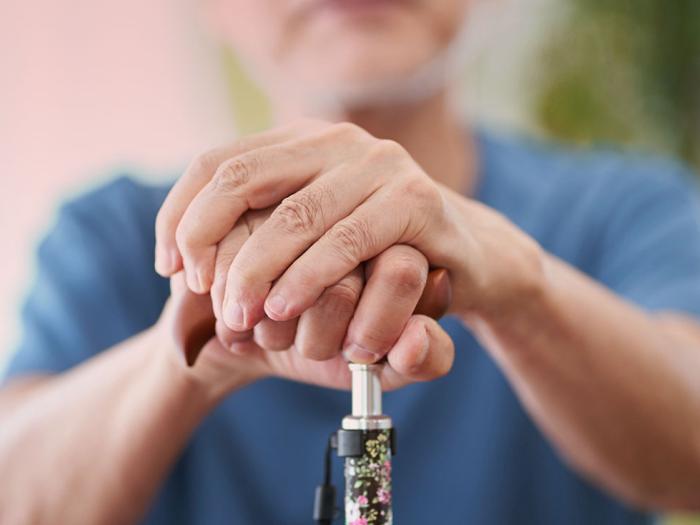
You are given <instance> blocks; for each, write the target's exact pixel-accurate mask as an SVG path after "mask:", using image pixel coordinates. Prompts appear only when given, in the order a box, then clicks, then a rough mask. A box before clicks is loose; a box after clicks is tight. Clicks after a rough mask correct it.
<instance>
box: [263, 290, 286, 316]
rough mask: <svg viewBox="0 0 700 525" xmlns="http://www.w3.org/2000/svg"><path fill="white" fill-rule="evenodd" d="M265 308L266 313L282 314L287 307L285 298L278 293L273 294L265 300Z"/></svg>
mask: <svg viewBox="0 0 700 525" xmlns="http://www.w3.org/2000/svg"><path fill="white" fill-rule="evenodd" d="M265 309H266V310H267V311H268V313H271V314H273V315H277V316H282V315H284V312H285V310H286V309H287V300H286V299H285V298H284V297H282V296H281V295H280V294H275V295H273V296H272V297H270V298H269V299H268V300H267V301H266V304H265Z"/></svg>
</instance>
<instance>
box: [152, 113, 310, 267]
mask: <svg viewBox="0 0 700 525" xmlns="http://www.w3.org/2000/svg"><path fill="white" fill-rule="evenodd" d="M300 125H301V124H293V125H290V126H286V127H282V128H277V129H274V130H271V131H266V132H264V133H260V134H257V135H252V136H250V137H245V138H242V139H240V140H237V141H235V142H233V143H232V144H230V145H227V146H223V147H219V148H215V149H212V150H210V151H208V152H206V153H203V154H201V155H199V156H197V157H196V158H195V159H194V160H193V161H192V162H191V163H190V165H189V166H188V168H187V169H186V170H185V173H184V174H183V175H182V177H180V178H179V179H178V181H177V182H176V183H175V185H174V186H173V187H172V189H171V190H170V192H169V193H168V196H167V197H166V199H165V202H164V203H163V205H162V207H161V208H160V211H159V212H158V216H157V217H156V262H155V266H156V271H157V272H158V273H159V274H161V275H163V276H170V275H172V274H173V273H175V272H177V271H178V270H180V269H181V267H182V258H181V256H180V252H179V250H178V248H177V242H176V238H175V234H176V231H177V226H178V224H179V223H180V220H181V219H182V216H183V215H184V213H185V210H186V209H187V207H188V206H189V204H190V202H192V199H194V197H195V195H197V194H198V193H199V192H200V191H201V189H202V188H204V186H206V184H207V183H208V182H209V181H210V180H211V178H212V176H213V175H214V173H215V172H216V170H217V169H218V167H219V166H220V165H221V163H222V162H224V161H225V160H226V159H230V158H231V157H235V156H237V155H241V154H243V153H245V152H247V151H252V150H254V149H257V148H260V147H263V146H268V145H270V144H275V143H278V142H281V141H284V140H288V139H290V138H291V137H292V136H293V134H294V133H295V132H296V131H297V129H298V127H299V126H300Z"/></svg>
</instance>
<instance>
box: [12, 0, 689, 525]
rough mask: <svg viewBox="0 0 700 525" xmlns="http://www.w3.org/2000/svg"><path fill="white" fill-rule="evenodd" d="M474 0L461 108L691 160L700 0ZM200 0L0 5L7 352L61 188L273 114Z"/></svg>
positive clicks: (188, 148) (143, 172) (139, 171)
mask: <svg viewBox="0 0 700 525" xmlns="http://www.w3.org/2000/svg"><path fill="white" fill-rule="evenodd" d="M479 3H480V5H479V8H478V9H477V12H476V14H475V16H474V17H473V18H472V20H471V22H470V24H471V27H470V30H469V38H468V42H467V45H466V46H465V50H464V61H463V67H462V71H460V78H461V84H460V89H459V90H458V92H457V98H458V100H459V102H460V104H462V107H463V109H464V112H465V116H467V118H470V119H472V120H474V121H477V122H480V123H483V125H485V126H489V127H496V128H501V129H507V130H513V131H516V132H523V133H531V134H536V135H539V136H543V137H549V138H555V139H558V140H562V141H567V142H572V143H576V144H582V145H590V144H599V143H603V144H611V143H614V144H619V145H621V146H623V147H630V148H637V149H643V150H646V151H651V152H655V153H659V154H664V155H671V156H676V157H678V158H681V159H683V160H684V161H686V162H687V163H690V164H691V165H693V166H694V167H695V168H696V169H697V168H700V1H698V0H673V1H672V2H669V1H667V0H501V1H499V2H487V1H485V0H481V1H480V2H479ZM196 4H197V3H196V2H192V1H191V0H189V1H188V0H167V1H166V0H151V1H149V2H140V1H137V0H122V1H121V2H92V1H89V0H65V1H62V2H23V1H21V0H3V2H2V4H1V5H0V56H1V57H2V66H3V67H2V68H1V69H0V71H1V72H0V75H2V78H0V159H2V162H3V172H4V173H3V176H2V178H0V181H1V182H0V184H1V185H2V186H1V187H0V190H1V191H0V199H2V200H1V201H0V236H1V238H2V240H3V246H4V248H3V257H2V262H1V263H0V264H2V272H0V319H1V320H0V362H1V361H2V357H3V355H7V352H8V351H9V350H10V349H11V348H12V347H13V345H14V344H15V341H16V339H17V337H18V323H17V313H18V305H19V304H20V302H21V299H22V296H23V293H24V292H25V290H26V288H27V286H28V284H29V283H30V281H31V278H32V273H33V251H34V249H35V247H36V244H37V242H38V240H39V239H40V238H41V235H42V234H43V233H44V232H45V231H46V229H47V228H48V227H50V225H51V221H52V219H53V217H54V213H55V211H56V207H57V205H58V204H59V203H60V202H61V201H63V200H65V199H67V198H70V197H71V196H74V195H76V194H78V193H80V192H83V191H86V190H87V189H89V188H91V187H94V186H95V185H98V184H100V183H103V182H105V181H106V180H108V179H109V178H110V177H112V176H114V175H115V174H117V173H123V172H130V173H133V174H135V175H137V176H138V177H140V178H143V179H147V180H154V181H159V180H160V181H162V180H166V179H172V178H174V177H175V176H177V175H178V173H179V172H180V170H181V169H182V167H183V166H184V165H185V164H186V162H187V161H188V160H189V159H190V158H191V157H192V156H193V155H195V154H196V153H198V152H200V151H202V150H204V149H207V148H209V147H211V146H212V145H215V144H218V143H220V142H223V141H226V140H230V139H231V138H232V137H234V136H236V135H238V134H241V133H249V132H252V131H255V130H259V129H262V128H264V127H265V126H266V125H267V122H268V112H267V106H266V101H265V99H264V97H263V96H262V95H261V94H260V93H259V92H258V90H257V89H256V87H255V86H254V85H253V84H252V83H251V81H250V80H249V79H248V78H247V77H246V76H245V74H244V73H243V72H242V71H241V69H240V67H239V66H238V63H237V62H236V59H235V57H233V56H231V55H230V54H229V52H228V51H226V50H225V49H222V48H221V47H220V46H219V45H217V43H216V42H214V41H212V40H211V39H209V38H208V37H207V35H206V32H205V30H204V28H203V27H202V23H201V21H200V19H199V18H198V15H197V11H196ZM675 523H700V521H695V520H693V519H692V518H678V520H677V521H675Z"/></svg>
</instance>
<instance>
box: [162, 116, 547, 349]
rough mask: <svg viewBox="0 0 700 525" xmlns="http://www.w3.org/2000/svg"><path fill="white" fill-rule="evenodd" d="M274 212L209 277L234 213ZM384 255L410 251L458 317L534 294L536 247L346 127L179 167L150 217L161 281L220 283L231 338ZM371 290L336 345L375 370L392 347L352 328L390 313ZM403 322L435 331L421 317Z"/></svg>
mask: <svg viewBox="0 0 700 525" xmlns="http://www.w3.org/2000/svg"><path fill="white" fill-rule="evenodd" d="M277 203H280V204H279V205H278V206H276V207H275V209H274V211H273V212H272V214H271V215H270V217H269V218H268V219H267V220H265V221H264V223H263V224H261V225H260V226H259V227H258V228H257V229H256V230H255V231H254V232H253V233H252V234H251V235H250V237H249V238H248V239H247V240H246V241H245V242H244V243H243V244H242V246H240V249H238V247H237V248H236V250H235V251H236V253H235V256H233V257H230V259H231V262H230V266H229V267H228V269H226V268H224V269H222V268H221V267H219V269H218V270H217V269H216V268H217V262H216V261H217V253H218V252H219V253H220V252H222V251H223V252H224V253H225V252H226V251H227V250H226V248H225V246H226V244H227V243H228V240H227V238H229V237H230V234H231V232H232V230H233V228H234V226H235V225H236V224H237V222H238V221H239V219H240V218H241V217H242V216H243V214H244V213H246V212H247V211H248V210H255V209H264V208H267V207H269V206H274V205H277ZM393 245H409V246H413V247H414V248H415V249H416V250H418V251H419V252H421V253H422V254H424V255H425V256H426V258H427V260H428V262H429V264H430V265H431V266H434V267H441V268H446V269H447V270H448V271H449V273H450V278H451V282H452V285H453V292H454V299H453V303H452V311H453V312H455V313H458V314H461V315H463V316H465V317H466V316H467V315H469V314H472V313H479V314H483V315H499V314H501V313H503V312H504V310H505V309H507V308H511V307H515V306H519V304H521V303H520V302H519V300H520V299H522V298H524V297H525V298H526V297H528V293H529V292H532V291H533V290H537V289H538V288H539V286H538V284H539V280H540V279H541V273H542V270H541V256H540V250H539V247H538V246H537V245H536V244H535V243H534V242H533V241H532V240H531V239H530V238H529V237H528V236H527V235H525V234H524V233H522V232H520V231H519V230H518V229H517V228H515V227H514V226H512V225H511V224H510V223H509V222H508V221H507V220H505V219H504V218H502V217H501V216H500V215H498V214H497V213H496V212H494V211H492V210H490V209H488V208H486V207H484V206H482V205H480V204H479V203H477V202H474V201H472V200H469V199H467V198H464V197H462V196H460V195H458V194H456V193H454V192H452V191H451V190H449V189H447V188H445V187H443V186H441V185H439V184H438V183H436V182H435V181H433V180H432V179H431V178H430V177H429V176H428V175H427V174H426V173H425V172H424V171H423V170H422V169H421V168H420V167H419V166H418V165H417V164H416V163H415V162H414V160H413V159H412V158H411V156H410V155H409V154H408V153H407V152H406V151H405V150H404V149H403V148H402V147H401V146H400V145H398V144H397V143H395V142H392V141H387V140H380V139H376V138H375V137H373V136H371V135H369V134H368V133H366V132H365V131H364V130H362V129H360V128H359V127H357V126H354V125H352V124H345V123H343V124H327V123H322V122H316V121H304V122H300V123H296V124H294V125H291V126H287V127H284V128H279V129H275V130H272V131H268V132H266V133H263V134H261V135H257V136H254V137H251V138H248V139H244V140H243V141H238V142H236V143H234V144H233V145H231V146H228V147H224V148H221V149H218V150H214V151H211V152H209V153H207V154H205V155H204V156H202V157H201V158H200V159H198V161H197V162H195V163H193V165H192V166H191V167H190V169H189V170H188V171H187V173H186V174H185V175H184V176H183V177H182V178H181V179H180V180H179V181H178V183H177V184H176V186H175V187H174V189H173V190H172V192H171V193H170V195H169V196H168V199H167V200H166V202H165V204H164V206H163V208H162V209H161V212H160V214H159V217H158V221H157V251H156V267H157V269H158V270H159V271H160V272H161V273H162V274H164V275H171V274H172V273H174V272H176V271H178V270H179V269H180V268H181V267H184V269H185V272H186V275H187V283H188V285H189V287H190V289H191V290H193V291H195V292H197V293H206V292H207V291H209V290H210V289H211V287H212V285H213V284H214V282H215V276H216V275H222V274H223V273H225V274H226V284H225V287H224V288H225V291H224V292H223V293H217V292H216V291H215V293H214V295H215V296H217V300H216V301H215V303H216V304H215V307H214V308H215V311H217V312H218V313H220V318H221V319H222V320H223V322H224V323H225V324H226V325H227V326H228V327H229V328H230V329H232V330H235V331H239V332H241V331H246V330H251V329H252V328H253V327H254V326H255V325H256V324H258V323H259V322H260V321H261V320H263V319H264V318H265V317H266V316H267V317H269V318H270V319H272V320H274V321H277V322H287V321H289V320H291V319H294V318H296V317H297V316H299V315H300V314H302V313H303V312H305V311H307V310H309V309H311V308H313V307H314V304H316V303H317V301H318V300H319V298H320V297H321V296H322V294H323V293H324V291H325V290H327V289H328V288H329V287H332V286H333V285H335V284H336V283H338V282H339V281H341V280H342V279H343V278H345V277H346V276H348V275H350V274H351V272H353V270H354V269H355V268H357V267H358V266H360V265H361V264H362V263H363V262H364V261H368V260H370V259H372V258H373V257H376V256H377V255H379V254H380V253H382V252H384V251H385V250H387V248H389V247H391V246H393ZM372 281H373V279H371V278H370V281H369V282H368V284H367V286H368V289H367V290H366V291H365V293H364V294H363V299H362V300H361V301H360V303H359V304H358V307H357V312H356V314H355V316H354V318H353V320H352V322H351V324H350V327H349V329H348V333H347V336H346V338H345V347H346V349H347V351H348V352H349V357H350V358H351V359H353V360H356V361H361V362H371V361H376V360H378V359H380V358H381V357H382V356H384V355H385V354H386V353H387V352H389V350H390V349H391V346H392V344H393V343H392V342H391V341H388V340H387V339H386V338H382V337H377V333H378V332H377V331H376V330H374V331H368V330H367V329H366V326H368V324H371V321H370V320H371V319H372V318H376V317H377V316H379V315H381V314H382V312H383V311H384V310H385V309H387V308H391V307H392V305H388V304H386V302H383V301H382V293H381V289H382V285H383V283H382V282H379V281H377V282H374V283H373V282H372ZM370 285H372V286H371V288H370ZM215 289H216V286H215ZM373 290H377V291H376V293H375V292H374V291H373ZM413 324H414V325H421V326H422V328H423V329H425V330H426V333H428V334H430V333H433V334H434V333H442V330H441V328H440V327H439V325H438V324H437V323H436V322H435V321H433V320H431V319H428V318H421V319H418V320H416V321H414V323H413ZM374 326H375V327H376V324H375V325H374Z"/></svg>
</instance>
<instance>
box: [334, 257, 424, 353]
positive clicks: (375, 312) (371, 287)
mask: <svg viewBox="0 0 700 525" xmlns="http://www.w3.org/2000/svg"><path fill="white" fill-rule="evenodd" d="M427 277H428V260H427V259H426V258H425V256H424V255H423V254H422V253H420V252H419V251H418V250H416V249H415V248H412V247H411V246H406V245H394V246H391V247H389V248H387V249H386V250H385V251H384V252H382V253H381V254H379V255H378V256H377V257H376V258H375V259H374V260H373V261H372V264H371V273H370V275H369V279H368V280H367V284H366V285H365V288H364V290H363V292H362V297H361V298H360V302H359V304H358V306H357V309H356V311H355V314H354V315H353V318H352V321H351V323H350V326H349V327H348V332H347V337H346V340H345V348H344V350H343V351H344V354H345V357H346V359H348V361H350V362H354V363H374V362H375V361H378V360H379V359H381V358H382V357H384V355H385V354H386V353H387V352H388V351H389V349H390V348H391V347H392V346H393V345H394V344H395V343H396V341H397V340H398V338H399V336H400V335H401V332H402V331H403V329H404V326H405V325H406V322H407V321H408V319H409V318H410V317H411V315H412V314H413V311H414V309H415V307H416V304H418V300H419V299H420V297H421V294H422V293H423V288H424V286H425V283H426V280H427Z"/></svg>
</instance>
